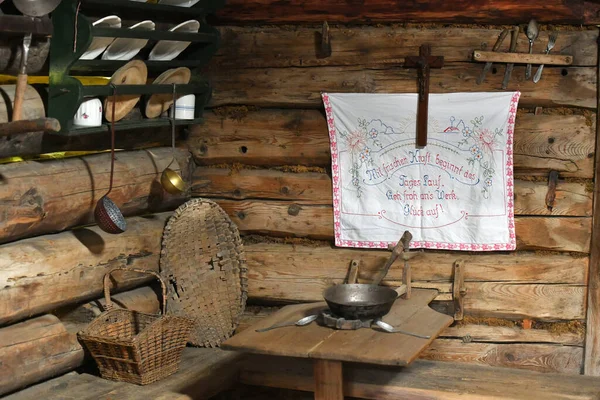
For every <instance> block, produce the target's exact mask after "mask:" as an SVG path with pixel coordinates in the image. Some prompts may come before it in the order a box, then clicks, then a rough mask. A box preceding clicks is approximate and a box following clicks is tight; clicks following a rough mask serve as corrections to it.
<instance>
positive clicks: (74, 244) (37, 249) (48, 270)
mask: <svg viewBox="0 0 600 400" xmlns="http://www.w3.org/2000/svg"><path fill="white" fill-rule="evenodd" d="M169 215H170V213H162V214H155V215H153V216H152V217H143V218H142V217H135V218H130V219H128V229H127V231H125V233H122V234H120V235H110V234H107V233H105V232H103V231H101V230H100V229H99V228H98V227H93V228H82V229H76V230H73V231H69V232H64V233H59V234H55V235H46V236H40V237H36V238H31V239H25V240H21V241H18V242H15V243H10V244H5V245H2V246H0V287H1V288H2V290H0V325H1V324H7V323H12V322H16V321H18V320H21V319H24V318H28V317H31V316H32V315H36V314H40V313H44V312H47V311H50V310H53V309H55V308H57V307H60V306H64V305H67V304H70V303H75V302H80V301H86V300H90V299H93V298H95V297H98V296H100V295H101V293H102V278H103V276H104V274H105V273H106V272H108V271H109V270H110V269H112V268H113V267H117V266H122V267H132V268H143V269H149V270H152V271H158V260H159V256H160V248H161V240H162V233H163V228H164V225H165V221H166V220H167V218H168V216H169ZM151 279H152V278H151V277H150V278H148V277H146V276H140V274H135V273H133V274H131V273H123V274H122V273H120V272H119V273H115V282H114V283H115V289H114V290H115V292H119V291H123V290H124V289H127V288H131V287H135V286H139V285H141V284H142V283H144V282H148V281H149V280H151Z"/></svg>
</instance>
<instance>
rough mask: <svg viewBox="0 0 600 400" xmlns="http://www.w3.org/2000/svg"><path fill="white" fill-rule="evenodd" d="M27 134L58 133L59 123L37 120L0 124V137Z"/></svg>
mask: <svg viewBox="0 0 600 400" xmlns="http://www.w3.org/2000/svg"><path fill="white" fill-rule="evenodd" d="M28 132H50V133H57V132H60V122H58V120H56V119H54V118H39V119H31V120H23V121H13V122H7V123H5V124H0V137H3V136H12V135H18V134H21V133H28Z"/></svg>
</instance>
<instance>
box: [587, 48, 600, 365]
mask: <svg viewBox="0 0 600 400" xmlns="http://www.w3.org/2000/svg"><path fill="white" fill-rule="evenodd" d="M598 47H599V48H600V41H599V46H598ZM599 62H600V56H599ZM598 73H599V74H600V66H599V68H598ZM598 105H599V106H600V94H599V96H598ZM599 121H600V119H598V120H597V121H596V123H597V124H598V122H599ZM594 172H595V175H594V176H595V179H594V217H593V223H592V235H591V236H592V242H591V243H592V247H591V249H590V271H589V279H588V299H587V305H588V309H587V325H586V326H587V333H586V337H585V362H584V374H585V375H593V376H600V129H599V130H598V131H597V132H596V161H595V165H594Z"/></svg>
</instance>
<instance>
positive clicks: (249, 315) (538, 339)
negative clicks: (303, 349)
mask: <svg viewBox="0 0 600 400" xmlns="http://www.w3.org/2000/svg"><path fill="white" fill-rule="evenodd" d="M279 309H280V307H279V306H275V307H264V306H247V307H246V310H245V311H244V314H243V316H242V318H241V320H240V323H239V325H238V327H237V329H236V332H237V333H239V332H242V331H244V330H245V329H248V328H249V327H251V326H252V325H254V324H255V323H257V322H258V321H260V320H261V319H263V318H265V317H267V316H269V315H271V314H272V313H274V312H276V311H277V310H279ZM499 321H502V322H505V323H506V324H507V326H488V325H480V324H472V323H469V324H461V325H458V326H451V327H448V328H446V329H444V331H442V333H441V334H440V336H439V337H440V338H442V339H460V340H462V341H463V342H464V343H471V342H482V343H511V342H518V343H534V344H540V343H546V344H561V345H567V346H579V347H583V341H584V334H583V333H582V332H570V331H567V332H554V331H551V330H548V329H545V328H544V329H542V328H540V329H522V328H520V327H518V326H516V325H514V321H510V320H499ZM508 324H513V326H508Z"/></svg>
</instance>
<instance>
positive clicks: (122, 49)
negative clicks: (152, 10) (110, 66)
mask: <svg viewBox="0 0 600 400" xmlns="http://www.w3.org/2000/svg"><path fill="white" fill-rule="evenodd" d="M129 29H141V30H146V31H153V30H154V22H152V21H142V22H139V23H137V24H135V25H132V26H130V27H129ZM146 43H148V39H133V38H117V39H115V41H114V42H112V43H111V45H110V46H108V49H106V51H105V52H104V54H102V59H103V60H131V59H132V58H133V57H135V56H136V54H137V53H139V52H140V50H141V49H142V48H143V47H144V46H145V45H146Z"/></svg>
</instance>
